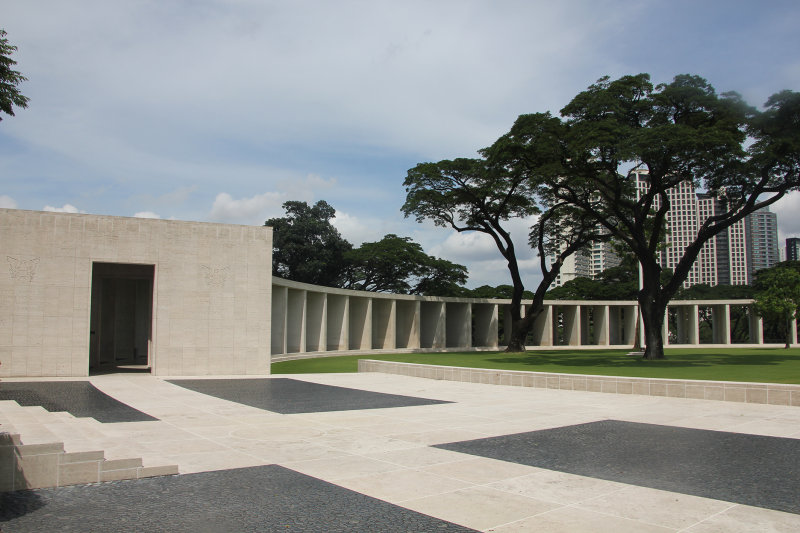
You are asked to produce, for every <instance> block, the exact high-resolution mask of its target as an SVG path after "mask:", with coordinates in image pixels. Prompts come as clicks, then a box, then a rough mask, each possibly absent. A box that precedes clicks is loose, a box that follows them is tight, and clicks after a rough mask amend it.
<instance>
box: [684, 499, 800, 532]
mask: <svg viewBox="0 0 800 533" xmlns="http://www.w3.org/2000/svg"><path fill="white" fill-rule="evenodd" d="M683 531H685V533H738V532H742V533H763V532H766V531H769V532H771V533H797V532H798V531H800V515H796V514H792V513H783V512H781V511H772V510H770V509H761V508H759V507H748V506H746V505H735V506H733V507H731V508H729V509H728V510H726V511H725V512H722V513H718V514H716V515H714V516H712V517H710V518H707V519H706V520H703V521H702V522H699V523H697V524H695V525H693V526H691V527H689V528H688V529H685V530H683Z"/></svg>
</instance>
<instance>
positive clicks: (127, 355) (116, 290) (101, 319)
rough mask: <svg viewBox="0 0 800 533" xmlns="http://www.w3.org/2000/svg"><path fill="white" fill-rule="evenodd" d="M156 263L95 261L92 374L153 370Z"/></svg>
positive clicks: (92, 315)
mask: <svg viewBox="0 0 800 533" xmlns="http://www.w3.org/2000/svg"><path fill="white" fill-rule="evenodd" d="M154 274H155V266H154V265H138V264H127V263H93V264H92V303H91V316H90V320H91V325H90V328H91V330H90V331H91V339H90V343H89V374H105V373H111V372H150V369H151V368H152V361H151V357H152V354H151V349H150V347H151V344H152V331H153V327H152V322H153V278H154Z"/></svg>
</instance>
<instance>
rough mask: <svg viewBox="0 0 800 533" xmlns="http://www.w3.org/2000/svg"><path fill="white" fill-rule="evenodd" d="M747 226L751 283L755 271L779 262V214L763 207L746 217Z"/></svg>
mask: <svg viewBox="0 0 800 533" xmlns="http://www.w3.org/2000/svg"><path fill="white" fill-rule="evenodd" d="M745 222H746V224H745V226H746V228H747V248H748V249H747V253H748V256H749V257H750V269H749V272H748V276H749V279H750V283H752V282H753V280H754V279H755V273H756V272H758V271H759V270H763V269H765V268H770V267H772V266H774V265H775V264H777V263H778V261H779V260H780V255H779V252H778V216H777V215H776V214H775V213H772V212H770V210H769V209H767V208H766V207H765V208H762V209H759V210H758V211H754V212H752V213H750V215H749V216H748V217H747V218H746V219H745Z"/></svg>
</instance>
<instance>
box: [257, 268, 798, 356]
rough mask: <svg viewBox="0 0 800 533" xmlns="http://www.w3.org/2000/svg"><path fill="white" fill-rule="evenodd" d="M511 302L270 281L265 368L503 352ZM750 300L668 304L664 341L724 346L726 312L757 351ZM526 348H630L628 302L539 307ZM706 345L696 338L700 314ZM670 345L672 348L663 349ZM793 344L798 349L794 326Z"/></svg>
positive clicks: (757, 327)
mask: <svg viewBox="0 0 800 533" xmlns="http://www.w3.org/2000/svg"><path fill="white" fill-rule="evenodd" d="M510 304H511V301H510V300H490V299H478V298H445V297H433V296H410V295H403V294H385V293H375V292H365V291H352V290H346V289H336V288H330V287H322V286H318V285H309V284H306V283H298V282H295V281H287V280H283V279H280V278H276V277H273V278H272V320H271V324H272V332H271V333H272V335H271V337H272V341H271V352H272V361H273V362H278V361H283V360H288V359H298V358H303V357H320V356H327V355H343V354H345V353H374V352H381V351H389V352H414V351H447V350H452V351H463V350H494V349H498V348H499V347H500V346H503V340H504V339H503V331H504V330H505V331H508V330H509V329H510V328H508V327H504V326H505V325H506V324H507V323H508V320H509V317H510V313H509V311H510V308H511V307H510ZM752 304H753V301H752V300H709V301H705V300H685V301H673V302H670V304H669V308H668V313H669V314H670V320H668V321H665V324H664V333H665V334H664V340H665V341H664V342H665V344H672V345H675V346H685V347H699V346H705V347H708V346H716V345H731V344H732V341H731V309H732V308H734V307H737V306H738V307H742V308H744V309H745V313H746V317H747V321H748V324H747V325H748V334H749V339H748V340H749V342H748V343H737V344H736V346H754V345H755V346H760V345H764V335H763V329H764V328H763V321H762V319H761V317H759V316H758V315H756V314H755V312H754V311H753V308H752ZM544 307H545V308H544V311H543V312H542V313H541V315H539V317H538V318H537V320H536V322H535V324H534V327H533V331H532V332H531V334H530V336H529V338H528V341H527V343H526V344H528V345H529V346H530V347H536V346H541V347H547V348H548V349H550V348H552V349H557V348H559V347H569V348H571V349H574V348H600V347H603V348H630V347H631V346H632V345H633V344H634V340H635V331H636V315H637V310H638V304H637V302H635V301H567V300H549V301H547V300H546V301H545V302H544ZM701 310H710V313H705V315H706V317H707V319H708V320H710V322H711V343H702V344H701V339H700V322H701V318H700V311H701ZM670 339H672V342H670ZM792 342H793V344H794V343H797V324H796V323H794V324H793V328H792Z"/></svg>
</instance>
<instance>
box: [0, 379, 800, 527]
mask: <svg viewBox="0 0 800 533" xmlns="http://www.w3.org/2000/svg"><path fill="white" fill-rule="evenodd" d="M293 378H294V379H295V380H296V381H304V382H308V383H312V384H315V385H320V386H323V385H324V386H330V387H338V388H341V389H345V390H351V391H352V390H354V389H360V390H364V391H368V392H369V393H382V394H389V395H396V396H401V397H412V398H426V399H433V400H437V401H440V402H442V401H443V402H452V403H436V404H427V405H416V406H413V405H411V406H405V407H382V408H377V409H364V410H354V411H325V412H313V413H299V414H288V415H286V414H279V413H277V412H269V411H265V410H262V409H261V408H259V407H253V406H247V405H242V404H238V403H234V402H232V401H228V400H225V399H221V398H216V397H212V396H207V395H204V394H201V393H199V392H195V391H192V390H189V389H186V388H183V387H180V386H176V385H173V384H171V383H169V382H166V381H163V380H161V379H159V378H154V377H153V376H145V375H127V376H112V375H109V376H98V377H96V378H92V380H91V381H92V383H93V384H96V386H97V388H98V389H99V390H101V391H104V392H105V393H107V394H109V395H110V396H112V397H114V398H116V399H118V400H120V401H123V402H124V403H127V404H129V405H130V406H131V407H133V408H136V409H138V410H140V411H143V412H146V413H148V414H150V415H155V416H158V418H161V421H160V422H158V421H151V422H132V423H111V424H100V423H97V422H95V421H93V420H92V419H83V420H84V421H85V423H89V422H91V423H93V424H94V425H90V426H88V427H90V429H91V431H90V432H87V433H92V435H93V439H86V438H83V437H82V438H77V437H74V438H72V439H71V441H72V442H73V443H81V444H82V445H85V446H89V445H92V444H97V446H92V449H105V450H107V451H110V453H111V455H112V456H113V457H119V458H124V457H129V456H131V453H130V452H131V451H132V450H133V451H136V453H135V454H134V455H136V456H137V457H138V456H140V455H141V456H142V457H143V459H144V464H145V465H150V464H178V465H179V467H180V471H181V472H200V471H208V470H212V469H230V468H234V467H239V466H241V467H245V466H254V465H266V464H280V465H281V466H289V467H295V468H297V469H298V470H300V469H304V470H305V471H307V472H308V473H310V474H311V473H313V474H314V475H315V476H318V477H319V478H320V479H324V480H326V481H330V482H338V483H339V484H341V485H344V486H346V487H348V488H351V489H354V490H357V491H360V492H363V493H364V494H365V495H367V496H370V497H378V498H386V499H388V500H391V501H392V502H393V503H395V504H400V505H405V504H408V505H411V504H410V503H409V502H412V501H416V502H417V503H418V504H419V505H420V506H430V508H429V510H430V512H431V513H433V514H436V516H439V517H444V518H447V517H449V516H456V515H460V516H459V517H458V519H459V521H460V523H462V524H465V525H467V526H469V527H475V528H485V527H489V529H492V530H495V529H496V530H498V531H500V530H504V531H531V530H535V531H541V530H545V531H547V530H549V531H573V530H579V531H580V530H581V528H583V530H585V531H604V530H605V531H613V532H614V533H622V532H624V531H637V532H638V531H666V530H669V531H677V530H678V527H681V528H682V527H687V524H688V529H687V531H701V532H706V531H725V532H728V531H770V530H775V531H798V530H800V527H797V526H798V520H800V515H798V514H789V513H782V512H778V511H770V510H766V509H761V508H757V507H747V506H743V505H733V506H731V505H732V504H731V503H729V502H725V501H719V500H707V499H704V498H699V497H692V496H686V495H683V494H680V493H672V492H665V491H658V490H654V489H649V488H644V487H637V486H633V485H628V484H621V483H615V482H613V481H606V480H601V479H597V478H588V477H585V476H580V475H575V474H569V473H564V472H558V471H554V470H548V469H542V468H537V467H531V466H525V465H521V464H517V463H512V462H508V461H503V460H498V459H490V458H484V457H476V456H475V455H468V454H465V453H461V452H457V451H450V450H445V449H441V448H434V447H429V446H427V445H426V443H428V442H436V440H438V439H431V438H428V437H430V435H433V434H436V433H440V434H442V435H443V434H447V433H448V432H454V433H451V434H452V435H455V436H457V433H455V432H459V431H469V432H474V433H477V434H479V435H480V436H483V437H488V436H496V435H501V434H509V433H519V432H520V431H522V432H531V431H534V430H552V431H558V430H559V428H563V427H564V426H574V425H576V424H586V423H589V422H598V421H603V420H607V419H609V418H616V419H618V420H624V421H627V422H632V423H642V424H645V425H647V424H652V423H653V422H655V421H658V422H660V423H665V424H669V425H672V426H686V427H694V426H699V427H701V428H703V429H723V430H726V431H731V430H733V431H739V430H738V429H736V428H741V430H742V433H749V434H759V433H767V434H773V433H775V432H776V431H780V432H781V434H782V433H784V432H785V430H786V428H787V427H789V429H791V428H792V427H793V426H796V427H797V428H798V431H799V432H800V409H798V408H796V407H785V406H769V405H756V404H729V403H725V402H713V401H705V400H685V399H675V398H660V397H653V398H648V397H637V398H632V397H626V396H621V395H610V394H600V393H590V392H574V391H559V390H548V389H522V388H515V387H505V386H494V385H478V384H472V383H456V382H443V381H433V380H425V379H418V378H409V377H403V376H391V375H381V374H326V375H309V376H306V375H304V376H296V377H293ZM248 379H249V378H248ZM279 379H282V378H279ZM231 381H236V382H237V383H242V382H246V381H247V379H244V380H242V379H235V380H231ZM4 383H5V382H4ZM312 388H314V387H312ZM12 404H13V402H0V422H2V421H3V419H4V418H3V417H5V419H8V420H9V422H13V423H17V422H21V423H22V425H23V426H28V428H27V429H30V430H31V431H34V432H36V431H41V436H42V437H44V436H45V434H49V435H53V431H56V432H58V433H59V434H61V435H65V434H67V433H68V432H69V429H68V427H69V424H72V423H75V421H76V420H77V419H72V420H71V421H69V424H67V423H64V421H62V420H61V419H60V418H58V417H54V414H53V413H47V412H45V411H44V410H41V409H39V410H36V409H33V408H21V407H16V408H13V407H12ZM30 409H33V412H32V413H31V414H30V417H29V418H28V419H26V418H24V417H20V414H19V413H20V412H28V411H26V410H30ZM9 417H11V418H9ZM64 420H67V418H65V419H64ZM42 423H44V425H42ZM704 424H705V425H711V426H712V427H704ZM48 427H50V428H52V429H53V431H50V430H48V429H47V428H48ZM75 427H76V428H77V427H78V426H75ZM672 429H680V428H672ZM426 433H429V434H430V435H428V437H426V438H420V435H423V434H426ZM701 433H702V432H701ZM711 433H713V432H711ZM397 436H404V438H408V439H409V440H401V439H398V438H392V437H397ZM615 438H616V440H614V439H612V440H613V442H614V443H615V444H616V443H618V442H622V443H624V442H625V441H626V435H624V434H622V435H618V436H616V437H615ZM759 438H769V437H759ZM454 440H463V439H454ZM562 443H566V445H565V446H562V447H564V448H565V449H569V448H570V446H571V445H573V444H574V443H571V442H570V439H568V438H567V439H562ZM65 444H66V439H65ZM702 448H703V447H702V446H701V449H702ZM692 450H693V448H692ZM165 451H168V452H170V455H169V456H166V455H160V454H161V453H163V452H165ZM124 452H127V453H124ZM139 452H142V453H141V454H140V453H139ZM145 452H146V453H145ZM123 454H124V457H123ZM578 459H580V458H578ZM682 460H683V457H682V456H678V457H677V458H676V459H675V461H677V462H678V463H680V462H681V461H682ZM159 461H160V463H159ZM578 462H579V461H578ZM246 470H249V469H246ZM214 473H215V474H216V473H217V472H214ZM537 474H538V475H537ZM291 479H293V478H291ZM340 479H341V481H338V480H340ZM737 479H738V478H737ZM721 482H724V480H723V481H721ZM737 483H738V481H737V480H734V481H733V482H731V483H729V485H731V486H736V484H737ZM766 487H767V488H766V489H764V490H766V491H768V490H770V489H771V487H772V485H766ZM497 492H500V493H502V494H505V495H507V497H508V498H509V501H511V502H513V501H521V502H525V501H527V500H526V499H525V498H527V499H530V500H535V501H537V502H544V503H546V504H547V505H549V506H556V507H557V508H555V509H553V510H551V511H545V512H538V511H535V510H534V511H531V513H538V514H534V515H533V516H522V515H521V514H519V513H520V512H524V509H515V507H514V505H513V504H511V505H509V506H508V507H507V508H506V509H505V510H504V511H503V510H502V507H491V506H490V507H488V508H486V510H485V512H479V511H478V510H480V509H482V508H484V507H483V506H484V505H485V499H484V500H482V499H481V495H488V498H489V500H490V501H491V498H492V497H493V496H492V495H496V493H497ZM617 493H621V494H624V497H622V496H616V494H617ZM169 495H170V493H169V491H167V492H164V493H163V494H162V498H165V499H168V498H169ZM662 496H663V499H662ZM519 498H522V500H518V499H519ZM199 501H200V502H204V500H202V499H200V500H199ZM450 501H452V503H451V504H449V505H448V504H445V503H443V502H450ZM437 502H438V503H437ZM626 502H629V505H626ZM676 502H689V504H688V505H681V504H680V503H676ZM698 502H699V503H698ZM706 506H707V507H706ZM720 506H721V507H722V508H723V511H721V512H716V510H717V509H719V508H720ZM662 508H663V509H671V512H664V513H663V516H662V515H661V514H659V513H661V511H660V509H662ZM420 509H422V507H420ZM473 511H475V512H473ZM567 511H569V512H567ZM76 512H80V509H78V510H76ZM708 512H711V513H714V512H716V514H711V515H710V516H705V517H704V518H703V515H704V513H708ZM448 513H452V514H448ZM494 513H496V516H495V514H494ZM484 514H491V515H492V516H493V518H490V519H489V522H491V525H489V526H487V523H488V522H487V521H486V520H487V519H486V517H485V516H484ZM131 516H135V513H134V512H133V511H131ZM521 516H522V518H520V517H521ZM698 518H701V519H700V520H698ZM695 520H697V522H696V523H693V521H695ZM207 525H208V529H207V530H213V531H217V530H220V529H219V528H214V527H212V526H214V524H213V523H212V522H209V523H208V524H207ZM402 525H403V523H402V522H400V523H399V525H398V526H397V527H396V528H393V527H388V528H386V531H396V530H404V528H403V527H402ZM223 526H228V527H227V529H234V530H237V531H238V530H243V531H247V529H246V527H239V528H237V527H233V525H232V524H230V523H226V524H223ZM665 526H666V527H665ZM314 527H316V528H317V529H314ZM0 528H3V530H4V531H14V530H13V529H11V528H5V527H4V525H3V524H0ZM225 529H226V528H225V527H223V529H222V530H225ZM46 530H49V529H46ZM179 530H180V529H179ZM196 530H197V531H204V530H203V529H202V526H198V527H197V528H196ZM296 530H298V528H296ZM299 530H303V529H302V528H299ZM308 530H310V531H314V530H326V531H327V530H329V529H328V528H326V523H325V522H324V521H321V522H319V523H316V524H313V525H312V526H309V527H308ZM330 530H334V529H330ZM345 530H348V531H351V530H353V531H357V530H358V529H357V528H356V529H353V528H348V529H345ZM412 530H413V528H412ZM434 530H435V528H434Z"/></svg>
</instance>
